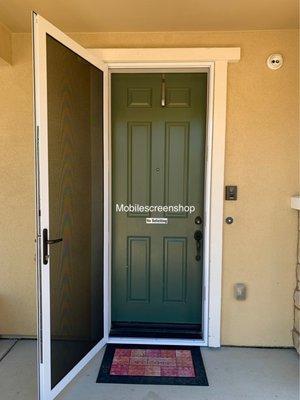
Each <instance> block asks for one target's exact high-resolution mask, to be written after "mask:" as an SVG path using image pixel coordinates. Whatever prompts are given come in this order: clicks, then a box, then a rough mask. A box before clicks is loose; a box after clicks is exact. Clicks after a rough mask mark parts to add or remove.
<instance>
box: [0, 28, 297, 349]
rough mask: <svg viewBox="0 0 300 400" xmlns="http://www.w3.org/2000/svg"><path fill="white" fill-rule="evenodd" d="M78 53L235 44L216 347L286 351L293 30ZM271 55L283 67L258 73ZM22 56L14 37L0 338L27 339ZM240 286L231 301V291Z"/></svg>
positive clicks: (137, 38)
mask: <svg viewBox="0 0 300 400" xmlns="http://www.w3.org/2000/svg"><path fill="white" fill-rule="evenodd" d="M72 36H73V37H74V38H76V40H78V41H80V42H81V43H82V44H83V45H84V46H86V47H143V46H144V47H172V46H173V47H177V46H178V47H188V46H240V47H241V48H242V59H241V61H240V62H239V63H238V64H231V65H230V66H229V76H228V79H229V82H228V85H229V87H228V117H227V139H226V168H225V171H226V183H227V184H237V185H238V186H239V199H238V201H237V202H226V203H225V215H226V216H227V215H232V216H233V217H234V218H235V223H234V224H233V225H231V226H228V225H226V226H225V227H224V267H223V300H222V343H223V344H235V345H266V346H289V345H291V344H292V341H291V329H292V325H293V322H292V320H293V298H292V296H293V289H294V281H295V268H294V264H295V254H296V233H295V232H296V231H297V228H296V224H297V215H296V212H294V211H292V210H291V209H290V196H291V195H292V194H294V193H295V192H296V191H297V190H298V175H297V174H298V172H297V171H298V169H297V160H298V155H299V149H298V120H297V112H298V107H297V102H298V99H297V75H298V71H297V60H298V54H297V49H298V46H297V32H296V31H253V32H189V33H183V32H181V33H179V32H178V33H171V32H169V33H138V34H136V33H100V34H84V35H83V34H73V35H72ZM272 52H281V53H282V54H283V55H284V58H285V65H284V67H283V68H282V69H281V70H278V71H276V72H273V71H270V70H268V69H267V68H266V65H265V60H266V58H267V56H268V55H269V54H270V53H272ZM30 57H31V49H30V38H29V37H28V36H27V35H22V34H14V35H13V66H12V67H9V66H8V67H1V69H0V87H1V88H3V89H2V90H1V92H0V109H1V113H0V129H1V150H0V151H1V158H0V160H1V161H0V162H1V169H0V174H1V175H0V182H1V198H0V223H1V229H0V252H1V259H0V263H1V264H0V268H1V279H0V334H27V335H30V334H34V332H35V269H34V262H33V257H34V242H33V236H34V222H33V221H34V209H33V205H34V193H33V181H34V178H33V139H32V114H31V111H32V95H31V84H32V80H31V58H30ZM236 282H245V283H246V284H247V287H248V298H247V300H246V301H244V302H238V301H236V300H235V299H234V297H233V285H234V283H236Z"/></svg>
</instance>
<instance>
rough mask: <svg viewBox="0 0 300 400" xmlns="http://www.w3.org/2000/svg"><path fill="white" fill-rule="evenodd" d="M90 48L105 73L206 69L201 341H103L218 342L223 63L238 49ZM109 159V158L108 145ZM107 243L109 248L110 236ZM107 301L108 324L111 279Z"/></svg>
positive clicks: (224, 95)
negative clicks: (206, 104) (102, 61)
mask: <svg viewBox="0 0 300 400" xmlns="http://www.w3.org/2000/svg"><path fill="white" fill-rule="evenodd" d="M90 51H91V53H93V55H94V56H96V57H99V58H101V59H102V60H104V62H107V64H108V67H109V72H110V73H111V72H112V71H115V72H117V71H118V72H120V71H124V72H125V71H126V72H138V71H140V72H141V70H143V71H146V70H147V71H148V72H150V71H157V72H158V71H159V70H166V71H171V70H172V71H173V72H179V71H182V72H187V71H195V70H202V71H203V70H206V71H209V87H208V90H209V91H208V118H207V147H206V157H207V158H206V179H205V232H204V242H205V245H204V297H203V300H204V301H203V307H204V309H203V311H204V321H203V325H204V329H203V334H204V337H203V340H181V339H178V340H174V339H144V338H108V342H109V343H129V344H133V343H135V344H174V345H178V344H182V345H183V344H186V345H196V346H197V345H198V346H209V347H220V345H221V299H222V296H221V288H222V249H223V206H224V158H225V134H226V98H227V67H228V62H238V61H239V59H240V48H193V49H187V48H185V49H182V48H180V49H90ZM109 103H110V102H109ZM109 130H110V127H109ZM110 136H111V135H110ZM109 159H110V160H111V149H110V155H109ZM108 190H109V193H111V185H109V187H108ZM110 196H111V194H110ZM110 198H111V197H110ZM110 215H111V213H110ZM109 226H110V223H109ZM110 233H111V229H110ZM107 243H109V247H110V243H111V236H110V240H108V241H107ZM110 251H111V248H109V249H108V252H109V254H111V253H110ZM109 270H110V266H109ZM109 280H110V275H109ZM106 304H107V306H108V307H109V310H108V312H107V313H106V314H107V315H108V321H107V325H108V326H110V322H111V320H110V304H111V301H110V283H109V298H108V299H107V303H106Z"/></svg>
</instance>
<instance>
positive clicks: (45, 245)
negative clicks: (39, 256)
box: [43, 229, 63, 264]
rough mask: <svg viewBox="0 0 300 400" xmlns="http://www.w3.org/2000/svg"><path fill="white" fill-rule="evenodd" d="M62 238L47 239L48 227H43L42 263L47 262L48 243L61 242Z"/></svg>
mask: <svg viewBox="0 0 300 400" xmlns="http://www.w3.org/2000/svg"><path fill="white" fill-rule="evenodd" d="M62 240H63V238H58V239H48V229H43V264H48V260H49V254H48V245H49V244H55V243H59V242H62Z"/></svg>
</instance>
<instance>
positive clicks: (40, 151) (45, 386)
mask: <svg viewBox="0 0 300 400" xmlns="http://www.w3.org/2000/svg"><path fill="white" fill-rule="evenodd" d="M32 23H33V32H34V35H33V36H34V41H33V56H34V78H35V79H34V96H35V115H34V117H35V150H36V152H35V154H36V160H35V161H36V207H37V210H36V215H37V218H36V243H37V248H36V263H37V278H38V279H37V288H38V293H37V298H38V300H37V301H38V335H37V336H38V363H37V365H38V377H39V393H38V396H39V398H40V399H41V400H52V399H54V398H55V397H56V396H57V395H58V394H59V393H60V392H61V391H62V390H63V388H64V387H65V386H66V385H67V384H68V383H69V382H70V381H71V380H72V379H73V378H74V377H75V376H76V375H77V374H78V372H79V371H80V370H81V369H82V368H83V367H84V366H85V365H86V364H87V363H88V362H89V361H90V360H91V359H92V358H93V357H94V356H95V354H96V353H97V352H98V351H99V350H100V349H101V347H103V346H104V345H105V344H106V342H107V338H108V326H107V325H106V324H105V322H106V321H107V316H106V314H105V313H106V311H107V309H106V308H105V309H104V337H103V339H101V340H100V341H99V342H98V343H97V344H96V345H95V346H94V347H93V348H92V349H91V351H90V352H89V353H87V354H86V355H85V357H84V358H83V359H81V360H80V362H79V363H78V364H77V365H75V366H74V368H73V369H72V370H71V371H70V372H69V373H68V374H67V375H66V376H65V377H64V378H63V379H62V380H61V381H60V382H59V383H58V384H57V385H56V386H55V387H54V388H51V347H50V340H51V319H50V290H49V289H50V264H51V260H50V259H49V262H48V264H47V265H44V264H43V263H42V260H41V257H42V251H41V249H42V238H41V232H42V231H43V229H44V228H46V229H48V230H49V193H48V182H49V181H48V118H47V66H46V37H47V34H49V35H50V36H52V37H53V38H55V39H56V40H58V41H59V42H60V43H62V44H63V45H64V46H66V47H68V48H69V49H70V50H72V51H73V52H75V53H77V54H78V55H79V56H81V57H82V58H84V59H86V60H87V61H88V62H90V63H91V64H93V65H95V66H96V67H97V68H99V69H100V70H102V71H103V89H104V94H103V102H104V107H103V108H104V111H103V119H104V123H103V132H104V144H103V145H104V148H106V147H107V145H108V135H107V132H108V129H107V124H108V117H107V113H108V108H107V104H108V103H107V96H108V93H107V84H108V68H107V64H105V63H103V62H101V61H99V58H95V57H94V56H93V55H91V53H90V52H89V51H88V50H86V49H84V48H83V47H82V46H80V45H79V44H78V43H76V42H74V41H73V40H72V39H70V38H69V37H68V36H67V35H65V34H64V33H63V32H61V31H60V30H59V29H57V28H56V27H55V26H54V25H52V24H51V23H49V22H48V21H47V20H45V19H44V18H42V17H41V16H40V15H37V14H35V13H33V19H32ZM107 154H108V152H107V151H106V150H104V165H107V164H108V160H107ZM107 184H108V172H107V168H104V185H107ZM107 207H108V199H107V197H106V196H105V197H104V242H105V240H107V237H108V235H107V232H108V210H107ZM49 233H50V234H51V232H49ZM105 249H107V245H106V244H105V245H104V294H103V298H104V300H105V299H106V298H107V297H108V293H107V292H106V291H107V288H108V285H107V279H108V278H107V273H108V270H107V265H108V253H107V252H106V250H105Z"/></svg>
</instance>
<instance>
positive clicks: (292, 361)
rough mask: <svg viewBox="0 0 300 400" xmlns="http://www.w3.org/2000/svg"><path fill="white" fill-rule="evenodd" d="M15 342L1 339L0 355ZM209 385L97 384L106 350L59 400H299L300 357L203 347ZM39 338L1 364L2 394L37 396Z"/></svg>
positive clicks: (7, 399)
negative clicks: (36, 363) (36, 365)
mask: <svg viewBox="0 0 300 400" xmlns="http://www.w3.org/2000/svg"><path fill="white" fill-rule="evenodd" d="M12 344H14V343H13V342H12V341H8V340H0V355H1V354H2V355H3V354H5V352H6V351H7V349H9V348H10V347H11V346H12ZM202 354H203V359H204V363H205V367H206V372H207V376H208V380H209V383H210V386H209V387H191V386H154V385H119V384H118V385H113V384H98V383H95V381H96V377H97V374H98V371H99V367H100V362H101V358H102V355H103V352H101V354H98V355H97V356H96V357H95V358H94V359H93V360H92V361H91V362H90V363H89V364H88V365H87V366H86V368H85V369H84V370H83V371H82V372H81V374H80V375H79V376H78V377H77V378H76V379H75V380H74V381H73V382H72V383H71V384H70V385H69V387H68V388H66V389H65V391H64V392H63V393H62V394H61V395H60V396H59V398H58V399H59V400H71V399H72V400H96V399H97V400H200V399H201V400H242V399H247V400H272V399H277V400H299V358H298V356H297V353H296V351H295V350H292V349H255V348H252V349H251V348H235V347H223V348H221V349H218V350H212V349H202ZM35 362H36V342H35V341H33V340H19V341H18V342H17V343H16V344H15V345H14V346H13V347H12V348H11V350H10V351H9V353H8V354H7V355H6V356H5V357H4V359H3V360H2V361H1V362H0V388H1V389H0V398H1V399H3V400H16V399H20V400H35V399H36V398H37V394H36V393H37V386H36V370H35Z"/></svg>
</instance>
